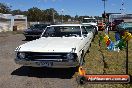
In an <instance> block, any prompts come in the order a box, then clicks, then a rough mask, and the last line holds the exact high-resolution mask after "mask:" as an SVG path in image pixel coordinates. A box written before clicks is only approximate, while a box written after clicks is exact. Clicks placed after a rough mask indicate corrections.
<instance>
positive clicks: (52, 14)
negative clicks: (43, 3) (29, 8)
mask: <svg viewBox="0 0 132 88" xmlns="http://www.w3.org/2000/svg"><path fill="white" fill-rule="evenodd" d="M44 12H45V19H46V21H47V22H54V20H55V19H56V18H58V13H57V11H56V10H55V9H54V8H50V9H46V10H45V11H44Z"/></svg>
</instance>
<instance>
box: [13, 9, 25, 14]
mask: <svg viewBox="0 0 132 88" xmlns="http://www.w3.org/2000/svg"><path fill="white" fill-rule="evenodd" d="M11 14H13V15H20V14H23V12H22V11H21V10H20V9H18V10H13V11H11Z"/></svg>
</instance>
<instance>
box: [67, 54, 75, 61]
mask: <svg viewBox="0 0 132 88" xmlns="http://www.w3.org/2000/svg"><path fill="white" fill-rule="evenodd" d="M66 57H67V59H68V60H73V59H74V55H73V54H72V53H68V54H67V55H66Z"/></svg>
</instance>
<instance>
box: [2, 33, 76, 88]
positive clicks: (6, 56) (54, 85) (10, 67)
mask: <svg viewBox="0 0 132 88" xmlns="http://www.w3.org/2000/svg"><path fill="white" fill-rule="evenodd" d="M24 39H25V38H24V36H23V35H22V34H14V33H13V34H12V33H4V34H3V33H2V34H0V88H77V84H76V81H75V77H73V75H74V74H75V71H73V69H47V68H43V69H35V70H31V69H29V68H28V67H24V66H20V65H17V64H15V62H14V58H15V52H14V50H15V48H16V47H17V46H19V45H20V44H23V43H26V42H27V41H25V40H24Z"/></svg>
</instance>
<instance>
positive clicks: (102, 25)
mask: <svg viewBox="0 0 132 88" xmlns="http://www.w3.org/2000/svg"><path fill="white" fill-rule="evenodd" d="M97 25H98V31H103V30H105V23H104V22H103V20H100V21H98V24H97Z"/></svg>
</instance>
